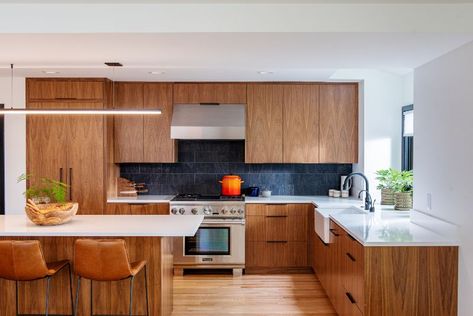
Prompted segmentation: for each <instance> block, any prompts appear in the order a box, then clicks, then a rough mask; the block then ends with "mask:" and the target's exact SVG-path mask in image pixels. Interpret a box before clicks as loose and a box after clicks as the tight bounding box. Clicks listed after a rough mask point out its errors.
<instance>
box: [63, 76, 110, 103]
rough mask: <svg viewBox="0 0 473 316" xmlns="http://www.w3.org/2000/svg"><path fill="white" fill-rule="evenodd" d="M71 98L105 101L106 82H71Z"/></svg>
mask: <svg viewBox="0 0 473 316" xmlns="http://www.w3.org/2000/svg"><path fill="white" fill-rule="evenodd" d="M70 90H71V97H72V98H74V99H77V100H103V98H104V92H105V84H104V81H102V80H99V81H94V80H78V81H75V80H73V81H71V82H70Z"/></svg>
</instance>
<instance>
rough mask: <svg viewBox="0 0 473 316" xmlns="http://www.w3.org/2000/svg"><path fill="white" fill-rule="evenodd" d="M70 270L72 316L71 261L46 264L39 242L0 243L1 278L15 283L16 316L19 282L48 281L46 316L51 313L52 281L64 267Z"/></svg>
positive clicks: (70, 284)
mask: <svg viewBox="0 0 473 316" xmlns="http://www.w3.org/2000/svg"><path fill="white" fill-rule="evenodd" d="M66 266H67V267H68V269H69V292H70V296H71V315H72V314H73V313H74V306H73V297H72V271H71V265H70V263H69V260H61V261H57V262H51V263H46V261H45V260H44V256H43V250H42V248H41V243H40V242H39V241H38V240H24V241H16V240H5V241H0V278H2V279H6V280H10V281H15V286H16V295H15V304H16V315H17V316H18V315H19V314H18V295H19V294H18V282H20V281H35V280H40V279H46V316H48V314H49V311H48V308H49V288H50V281H51V278H52V277H53V276H55V275H56V274H57V273H58V272H59V271H61V270H62V269H63V268H64V267H66Z"/></svg>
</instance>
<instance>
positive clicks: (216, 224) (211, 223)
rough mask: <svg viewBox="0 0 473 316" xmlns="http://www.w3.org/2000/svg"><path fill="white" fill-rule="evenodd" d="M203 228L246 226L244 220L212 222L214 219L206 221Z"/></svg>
mask: <svg viewBox="0 0 473 316" xmlns="http://www.w3.org/2000/svg"><path fill="white" fill-rule="evenodd" d="M200 225H201V226H205V225H211V226H226V225H245V220H244V219H238V220H212V219H204V221H203V222H202V224H200Z"/></svg>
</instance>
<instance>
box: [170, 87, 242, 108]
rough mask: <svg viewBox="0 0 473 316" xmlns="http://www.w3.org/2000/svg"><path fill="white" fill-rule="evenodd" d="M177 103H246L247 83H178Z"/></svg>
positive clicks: (175, 95)
mask: <svg viewBox="0 0 473 316" xmlns="http://www.w3.org/2000/svg"><path fill="white" fill-rule="evenodd" d="M174 103H175V104H182V103H187V104H193V103H194V104H198V103H221V104H245V103H246V83H176V84H174Z"/></svg>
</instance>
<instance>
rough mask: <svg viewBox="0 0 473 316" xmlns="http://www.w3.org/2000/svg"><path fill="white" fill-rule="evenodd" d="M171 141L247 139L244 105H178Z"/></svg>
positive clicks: (172, 126)
mask: <svg viewBox="0 0 473 316" xmlns="http://www.w3.org/2000/svg"><path fill="white" fill-rule="evenodd" d="M171 138H172V139H215V140H217V139H245V105H244V104H223V105H218V104H215V103H212V104H210V103H207V104H175V105H174V110H173V115H172V122H171Z"/></svg>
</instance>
